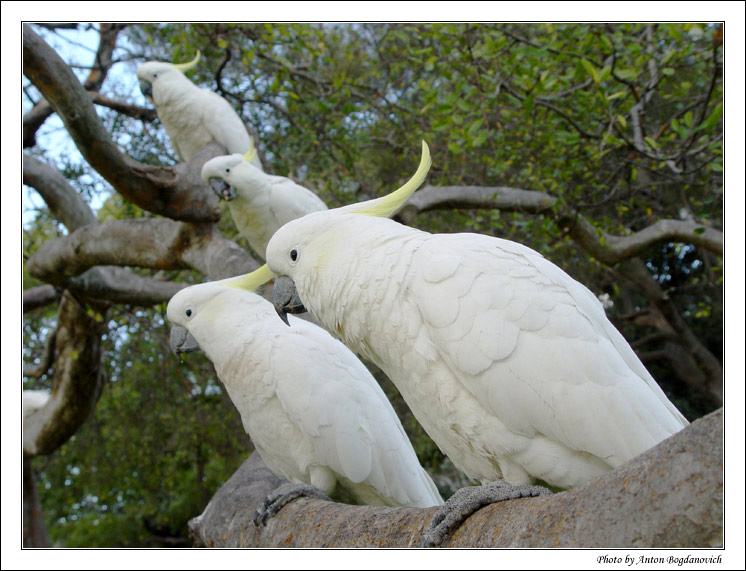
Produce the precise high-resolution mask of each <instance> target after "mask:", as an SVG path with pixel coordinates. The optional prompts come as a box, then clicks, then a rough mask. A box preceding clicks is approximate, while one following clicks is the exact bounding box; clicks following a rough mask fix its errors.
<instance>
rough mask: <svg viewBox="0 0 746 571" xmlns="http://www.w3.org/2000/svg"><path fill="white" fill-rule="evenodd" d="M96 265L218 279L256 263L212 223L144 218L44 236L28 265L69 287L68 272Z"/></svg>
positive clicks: (30, 269) (38, 274) (32, 270)
mask: <svg viewBox="0 0 746 571" xmlns="http://www.w3.org/2000/svg"><path fill="white" fill-rule="evenodd" d="M98 265H114V266H138V267H143V268H155V269H162V270H178V269H188V268H194V269H196V270H199V271H200V272H202V273H203V274H205V275H207V276H209V277H210V278H212V279H220V278H223V277H230V276H233V275H237V274H240V273H245V272H248V271H251V270H253V269H256V268H257V267H258V265H259V264H258V263H257V262H256V261H255V260H254V259H253V258H251V256H249V254H248V253H247V252H245V251H244V250H243V249H241V248H240V247H239V246H238V245H237V244H236V243H235V242H233V241H231V240H228V239H226V238H224V237H223V236H222V235H221V234H220V232H219V231H218V230H217V228H215V227H214V226H213V225H212V224H188V223H185V222H174V221H173V220H169V219H166V218H143V219H130V220H110V221H107V222H103V223H101V224H89V225H87V226H83V227H81V228H79V229H78V230H75V231H74V232H72V233H70V234H69V235H68V236H63V237H61V238H57V239H54V240H48V241H46V242H44V243H43V244H42V245H41V246H40V247H39V249H38V250H37V251H36V252H34V254H33V255H32V256H31V257H30V258H29V259H28V260H27V262H26V269H27V270H28V272H29V273H30V274H31V275H32V276H34V277H36V278H38V279H40V280H43V281H45V282H47V283H51V284H55V285H59V286H65V287H67V285H68V281H67V280H68V279H69V278H73V277H75V276H79V275H80V274H82V273H83V272H85V271H86V270H88V269H90V268H92V267H94V266H98ZM133 279H134V278H133Z"/></svg>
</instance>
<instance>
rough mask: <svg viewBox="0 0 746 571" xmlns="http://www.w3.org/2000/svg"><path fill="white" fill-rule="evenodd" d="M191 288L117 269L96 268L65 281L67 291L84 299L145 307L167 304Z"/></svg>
mask: <svg viewBox="0 0 746 571" xmlns="http://www.w3.org/2000/svg"><path fill="white" fill-rule="evenodd" d="M187 285H189V284H185V283H178V282H168V281H163V280H158V279H154V278H149V277H144V276H140V275H138V274H136V273H134V272H132V271H130V270H126V269H124V268H118V267H116V266H96V267H94V268H91V269H90V270H88V271H86V272H83V273H82V274H81V275H79V276H77V277H75V278H72V279H69V280H66V281H65V287H66V288H67V289H69V290H70V291H73V292H75V293H76V294H78V295H79V296H80V297H85V298H91V299H93V300H106V301H108V302H111V303H128V304H130V305H138V306H141V307H150V306H152V305H156V304H158V303H164V302H166V301H168V300H169V299H171V298H172V297H173V295H174V294H175V293H176V292H178V291H179V290H181V289H183V288H185V287H186V286H187Z"/></svg>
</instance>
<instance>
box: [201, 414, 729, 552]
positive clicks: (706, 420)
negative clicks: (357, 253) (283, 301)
mask: <svg viewBox="0 0 746 571" xmlns="http://www.w3.org/2000/svg"><path fill="white" fill-rule="evenodd" d="M722 436H723V411H722V409H719V410H717V411H715V412H713V413H711V414H709V415H707V416H705V417H703V418H701V419H699V420H697V421H695V422H694V423H692V424H691V425H689V426H688V427H686V428H685V429H683V430H682V431H680V432H679V433H677V434H675V435H673V436H671V437H670V438H668V439H666V440H664V441H663V442H661V443H659V444H658V445H657V446H655V447H654V448H651V449H650V450H648V451H647V452H645V453H643V454H641V455H640V456H638V457H636V458H634V459H633V460H631V461H630V462H628V463H626V464H624V465H623V466H620V467H618V468H617V469H615V470H613V471H611V472H608V473H606V474H604V475H602V476H599V477H597V478H595V479H593V480H591V481H589V482H587V483H586V484H584V485H582V486H579V487H577V488H573V489H572V490H569V491H566V492H562V493H557V494H554V495H552V496H543V497H537V498H525V499H520V500H512V501H507V502H501V503H497V504H491V505H489V506H487V507H485V508H483V509H481V510H479V511H477V512H476V513H475V514H473V515H472V516H471V517H470V518H468V519H467V520H466V522H464V524H463V525H462V526H461V527H460V528H459V529H458V530H456V532H455V533H454V534H453V535H452V536H451V537H450V538H449V539H448V540H447V542H446V544H445V545H444V547H542V548H546V547H576V548H577V547H589V548H614V547H617V548H662V547H686V548H698V547H701V548H712V547H719V546H722V544H723V527H722V525H723V521H722V517H723V448H722V442H723V440H722ZM279 484H280V480H279V479H278V478H277V477H276V476H274V475H273V474H272V473H271V472H270V471H269V469H268V468H266V466H265V465H264V464H263V462H262V461H261V458H259V456H258V454H257V453H256V452H255V453H253V454H252V455H251V456H250V457H249V459H248V460H247V461H246V462H244V464H243V465H242V466H241V467H240V468H239V470H238V471H237V472H236V473H235V474H234V475H233V477H232V478H231V479H230V480H228V482H226V483H225V484H224V485H223V486H222V487H221V488H220V489H219V490H218V492H217V493H216V494H215V496H213V498H212V500H211V501H210V503H209V504H208V506H207V508H205V511H204V512H203V513H202V515H200V516H198V517H197V518H194V519H193V520H191V522H190V529H191V532H192V535H193V537H194V539H195V545H196V546H206V547H335V548H348V547H418V546H419V544H420V540H421V538H422V535H423V532H424V531H425V529H426V528H427V526H428V524H429V523H430V520H431V519H432V517H433V515H434V513H435V511H436V509H437V508H427V509H422V508H391V507H373V506H350V505H345V504H338V503H332V502H326V501H323V500H318V499H305V498H303V499H299V500H295V501H293V502H291V503H290V504H288V505H286V506H285V507H284V508H283V509H282V510H281V511H280V512H279V513H278V514H277V516H275V517H274V518H272V519H271V520H269V521H268V523H267V526H266V527H261V528H260V527H256V526H255V525H254V523H253V521H252V518H253V513H254V510H255V509H256V508H257V507H258V506H259V504H260V503H261V502H262V500H263V499H264V497H265V496H266V495H267V494H268V493H269V492H270V491H271V490H273V489H274V488H275V487H277V486H278V485H279Z"/></svg>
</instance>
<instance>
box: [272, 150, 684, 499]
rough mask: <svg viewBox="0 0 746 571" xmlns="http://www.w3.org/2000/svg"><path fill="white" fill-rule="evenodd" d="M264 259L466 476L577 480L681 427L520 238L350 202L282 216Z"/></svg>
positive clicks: (580, 299)
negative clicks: (410, 219) (442, 229)
mask: <svg viewBox="0 0 746 571" xmlns="http://www.w3.org/2000/svg"><path fill="white" fill-rule="evenodd" d="M423 157H424V155H423ZM424 160H425V159H424V158H423V162H424ZM423 178H424V175H423ZM420 182H421V179H420ZM417 184H418V185H419V182H418V183H417ZM379 200H380V199H379ZM402 200H403V198H402ZM362 210H363V211H366V212H370V211H371V208H370V206H365V208H363V209H362ZM391 210H393V208H391ZM383 215H384V216H385V215H387V214H386V213H384V214H383ZM267 262H268V265H269V267H270V268H271V269H272V271H273V272H274V273H275V274H277V275H278V276H287V277H289V278H290V279H292V280H293V282H294V284H295V288H296V289H297V294H298V296H299V297H300V300H301V301H302V303H303V305H304V306H305V307H306V308H307V309H308V311H310V312H311V313H312V314H313V315H314V317H316V319H317V320H318V321H319V322H320V323H321V324H322V325H323V326H324V327H325V328H326V329H328V330H329V331H330V332H332V333H333V334H334V335H335V336H337V337H339V338H340V339H341V340H342V341H344V342H345V344H347V346H348V347H350V348H351V349H352V350H353V351H356V352H359V353H360V354H361V355H363V356H364V357H366V358H368V359H370V360H371V361H373V362H374V363H375V364H376V365H378V366H379V367H381V369H382V370H383V371H384V372H385V373H386V374H387V375H388V376H389V378H390V379H391V380H392V381H393V382H394V384H395V385H396V386H397V388H398V389H399V391H400V392H401V394H402V396H403V397H404V399H405V401H406V402H407V404H408V405H409V406H410V408H411V409H412V412H413V413H414V415H415V417H416V418H417V419H418V420H419V422H420V423H421V424H422V426H423V427H424V428H425V430H426V431H427V433H428V434H429V435H430V436H431V437H432V439H433V440H434V441H435V442H436V444H437V445H438V446H439V447H440V448H441V450H442V451H443V452H444V453H445V454H446V455H448V457H449V458H450V459H451V460H452V461H453V462H454V464H455V465H456V466H457V467H458V468H459V469H461V470H462V471H463V472H464V473H465V474H466V475H467V476H469V478H471V479H473V480H475V481H479V482H482V483H486V482H491V481H496V480H498V479H504V480H506V481H507V482H509V483H511V484H516V485H519V484H527V483H530V482H531V481H532V480H534V479H540V480H543V481H544V482H546V483H548V484H550V485H553V486H557V487H561V488H568V487H572V486H576V485H578V484H581V483H583V482H585V481H587V480H589V479H590V478H592V477H594V476H596V475H598V474H601V473H603V472H605V471H608V470H610V469H612V468H614V467H616V466H618V465H620V464H621V463H623V462H626V461H627V460H629V459H631V458H632V457H634V456H636V455H637V454H640V453H641V452H643V451H644V450H646V449H648V448H650V447H651V446H653V445H654V444H656V443H657V442H659V441H661V440H663V439H664V438H666V437H668V436H670V435H672V434H674V433H675V432H677V431H678V430H680V429H681V428H682V427H684V426H685V425H686V424H687V421H686V420H685V419H684V417H683V416H682V415H681V414H680V413H679V411H678V410H676V408H675V407H674V406H673V405H672V404H671V402H670V401H669V400H668V399H667V398H666V396H665V395H664V393H663V392H662V391H661V389H660V388H659V387H658V385H657V384H656V383H655V381H654V380H653V378H652V377H651V376H650V374H649V373H648V372H647V370H646V369H645V367H644V366H643V365H642V363H641V362H640V360H639V359H638V358H637V356H636V355H635V353H634V352H633V350H632V349H631V348H630V346H629V344H628V343H627V342H626V341H625V339H624V338H623V337H622V335H621V334H620V333H619V332H618V331H617V330H616V329H615V328H614V326H613V325H612V324H611V323H610V322H609V320H608V319H607V317H606V315H605V313H604V311H603V308H602V307H601V304H600V303H599V301H598V299H597V298H596V297H595V296H594V295H593V294H592V293H591V292H590V291H589V290H588V289H587V288H585V287H584V286H583V285H581V284H580V283H578V282H577V281H575V280H574V279H572V278H571V277H570V276H568V275H567V274H566V273H565V272H564V271H562V270H561V269H560V268H558V267H557V266H555V265H554V264H552V263H551V262H549V261H547V260H546V259H545V258H543V257H542V256H541V255H540V254H539V253H537V252H535V251H533V250H531V249H530V248H527V247H524V246H522V245H520V244H516V243H514V242H510V241H507V240H502V239H499V238H493V237H489V236H484V235H478V234H452V235H446V234H429V233H427V232H422V231H419V230H416V229H413V228H409V227H406V226H403V225H401V224H398V223H396V222H393V221H391V220H387V219H384V218H376V217H372V216H365V215H360V214H355V207H353V206H347V207H345V208H344V209H335V210H329V211H327V212H318V213H314V214H310V215H308V216H305V217H304V218H301V219H299V220H296V221H293V222H290V223H288V224H287V225H285V226H284V227H283V228H281V229H280V230H279V231H278V232H277V233H276V234H275V236H274V237H273V238H272V240H271V241H270V243H269V246H268V248H267ZM281 279H282V278H279V279H278V280H277V281H276V284H275V291H277V292H279V290H280V288H279V287H278V286H279V283H280V281H281ZM278 295H282V294H278ZM287 298H288V296H287V295H286V296H285V297H284V298H282V299H277V300H276V306H277V307H278V311H279V310H281V307H279V305H282V304H283V303H285V302H287Z"/></svg>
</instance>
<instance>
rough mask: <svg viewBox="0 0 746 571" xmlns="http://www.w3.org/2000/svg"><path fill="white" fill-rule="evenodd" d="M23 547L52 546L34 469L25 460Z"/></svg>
mask: <svg viewBox="0 0 746 571" xmlns="http://www.w3.org/2000/svg"><path fill="white" fill-rule="evenodd" d="M23 546H24V547H49V546H50V545H49V535H48V534H47V528H46V527H45V525H44V517H43V515H42V510H41V500H40V499H39V492H38V490H37V487H36V478H35V477H34V469H33V468H32V467H31V461H30V460H28V459H25V458H24V460H23Z"/></svg>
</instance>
